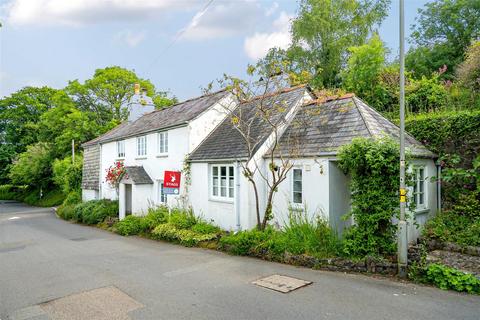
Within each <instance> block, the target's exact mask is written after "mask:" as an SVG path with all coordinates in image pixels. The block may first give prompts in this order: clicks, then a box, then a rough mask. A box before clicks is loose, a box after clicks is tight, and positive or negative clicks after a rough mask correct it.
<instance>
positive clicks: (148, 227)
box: [141, 206, 168, 232]
mask: <svg viewBox="0 0 480 320" xmlns="http://www.w3.org/2000/svg"><path fill="white" fill-rule="evenodd" d="M167 219H168V208H167V207H164V206H160V207H157V208H150V209H148V213H147V215H146V216H145V217H142V220H141V225H142V232H151V231H152V230H153V229H155V227H156V226H158V225H159V224H162V223H165V222H167Z"/></svg>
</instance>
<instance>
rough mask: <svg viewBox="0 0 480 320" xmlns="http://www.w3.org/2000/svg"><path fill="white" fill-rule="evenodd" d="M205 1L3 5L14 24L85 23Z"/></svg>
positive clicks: (18, 1) (58, 0)
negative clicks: (186, 2)
mask: <svg viewBox="0 0 480 320" xmlns="http://www.w3.org/2000/svg"><path fill="white" fill-rule="evenodd" d="M202 3H203V1H201V0H193V1H191V2H189V3H188V5H186V4H185V2H180V1H175V0H11V1H10V2H9V3H7V4H6V5H4V6H3V10H4V11H5V12H6V18H7V22H8V23H10V24H13V25H68V26H81V25H85V24H93V23H100V22H105V21H127V20H128V21H132V20H142V19H145V18H149V17H153V16H155V15H158V14H160V13H162V12H164V11H167V10H174V9H178V8H179V7H180V5H181V7H182V9H188V10H191V9H195V8H197V7H198V6H199V5H201V4H202Z"/></svg>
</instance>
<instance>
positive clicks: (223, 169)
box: [220, 167, 227, 177]
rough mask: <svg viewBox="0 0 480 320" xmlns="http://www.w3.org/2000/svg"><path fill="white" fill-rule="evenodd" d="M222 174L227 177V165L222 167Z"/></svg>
mask: <svg viewBox="0 0 480 320" xmlns="http://www.w3.org/2000/svg"><path fill="white" fill-rule="evenodd" d="M220 175H221V176H222V177H226V176H227V167H220Z"/></svg>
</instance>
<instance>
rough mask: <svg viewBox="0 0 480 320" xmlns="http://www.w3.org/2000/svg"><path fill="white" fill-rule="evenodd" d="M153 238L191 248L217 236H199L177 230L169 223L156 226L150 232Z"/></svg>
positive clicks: (198, 234) (189, 231) (191, 232)
mask: <svg viewBox="0 0 480 320" xmlns="http://www.w3.org/2000/svg"><path fill="white" fill-rule="evenodd" d="M152 234H153V236H154V238H156V239H162V240H168V241H174V242H178V243H180V244H182V245H184V246H187V247H192V246H195V245H197V244H198V243H199V242H202V241H211V240H215V239H217V237H218V234H216V233H212V234H200V233H197V232H194V231H192V230H187V229H178V228H176V227H175V225H173V224H171V223H165V224H160V225H158V226H157V227H156V228H155V229H154V230H153V232H152Z"/></svg>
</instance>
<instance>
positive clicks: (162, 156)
mask: <svg viewBox="0 0 480 320" xmlns="http://www.w3.org/2000/svg"><path fill="white" fill-rule="evenodd" d="M156 157H157V158H168V153H159V154H157V155H156Z"/></svg>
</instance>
